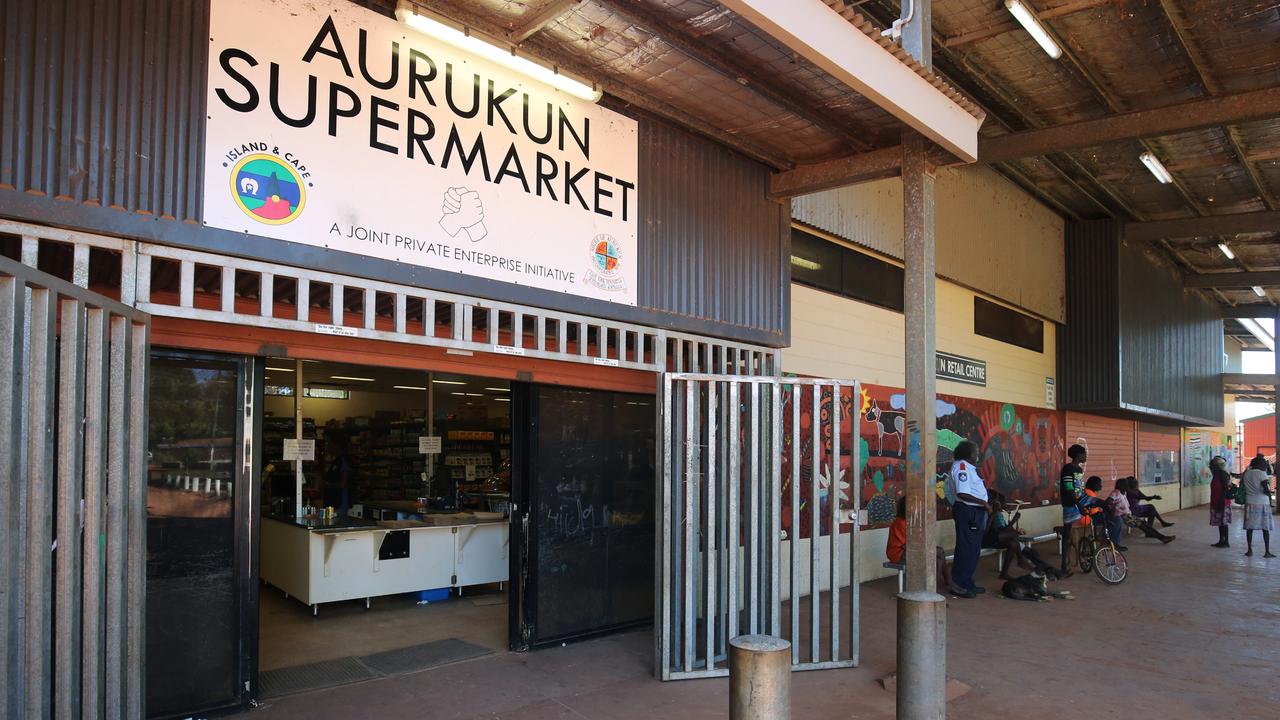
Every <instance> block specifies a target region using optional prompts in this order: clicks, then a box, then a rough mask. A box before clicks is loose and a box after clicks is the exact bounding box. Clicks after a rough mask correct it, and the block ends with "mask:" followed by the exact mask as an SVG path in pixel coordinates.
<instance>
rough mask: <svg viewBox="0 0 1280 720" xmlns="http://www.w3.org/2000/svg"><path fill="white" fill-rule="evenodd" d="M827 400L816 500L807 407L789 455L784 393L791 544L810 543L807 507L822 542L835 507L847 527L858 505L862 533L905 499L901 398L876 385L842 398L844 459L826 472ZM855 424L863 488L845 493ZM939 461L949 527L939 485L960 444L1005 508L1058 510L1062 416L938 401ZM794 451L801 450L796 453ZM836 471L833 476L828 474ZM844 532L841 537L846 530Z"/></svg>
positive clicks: (824, 401) (785, 513)
mask: <svg viewBox="0 0 1280 720" xmlns="http://www.w3.org/2000/svg"><path fill="white" fill-rule="evenodd" d="M831 395H832V394H831V393H830V392H828V393H824V394H823V396H822V398H821V401H820V403H819V412H820V417H821V418H822V422H821V424H820V428H821V430H822V432H821V433H820V435H819V438H818V446H819V447H818V472H817V480H818V492H817V493H816V499H815V497H814V496H815V493H814V492H813V479H814V471H813V449H814V438H813V431H812V430H813V417H812V416H813V400H812V396H811V395H809V394H807V393H802V397H801V401H800V408H799V422H800V430H801V431H800V434H799V447H798V448H795V449H794V450H793V448H792V447H791V445H792V443H793V442H794V439H793V433H792V417H793V409H792V407H791V402H792V401H791V395H790V393H788V392H784V393H783V413H782V416H783V425H784V429H783V446H784V453H783V468H782V522H783V527H784V529H786V530H787V532H788V535H789V536H797V537H800V538H806V537H810V533H811V524H812V519H813V515H812V510H813V504H814V503H815V502H816V503H817V504H818V505H819V508H818V510H819V512H818V518H819V523H820V529H819V532H820V533H821V534H829V533H830V517H831V513H830V502H831V498H832V497H835V498H838V500H837V501H838V502H839V503H840V505H839V507H840V510H841V513H840V517H842V518H845V519H846V523H847V521H848V518H850V512H851V511H852V510H853V508H854V507H855V503H854V500H853V498H854V496H858V498H857V505H858V506H859V507H860V508H861V509H862V510H863V511H864V513H865V516H864V523H865V525H864V527H866V526H870V527H878V526H884V525H888V524H889V523H891V522H892V521H893V517H894V514H895V512H896V509H897V508H896V503H897V498H898V497H899V496H900V495H902V494H903V492H904V482H905V480H906V472H905V471H906V459H905V457H904V452H903V447H904V446H905V439H906V420H907V416H906V393H905V392H904V391H903V390H900V389H897V388H890V387H884V386H879V385H863V386H861V389H860V392H859V395H858V397H857V398H855V397H853V393H852V392H851V391H849V390H846V391H845V392H844V393H843V396H842V397H841V399H840V407H841V415H840V417H841V426H842V429H843V436H842V438H841V442H840V458H839V460H838V462H836V463H833V462H832V457H831V453H832V441H831V435H830V416H831V413H832V412H833V409H832V408H833V405H832V402H833V399H832V396H831ZM855 415H856V417H858V418H859V419H860V421H861V422H860V427H859V435H860V437H859V438H858V444H857V448H858V458H859V459H860V461H861V465H862V473H861V488H860V490H858V489H854V488H852V487H851V484H852V483H851V480H852V478H853V475H854V473H853V472H852V458H853V443H852V436H851V428H850V424H851V423H850V420H851V419H852V418H853V417H855ZM936 421H937V437H938V452H937V457H936V458H935V461H936V473H935V476H934V481H935V491H936V493H937V497H938V506H937V516H938V518H939V519H945V518H949V517H950V516H951V509H950V507H949V506H948V505H947V504H946V501H945V499H944V495H943V482H944V480H945V479H946V476H947V472H948V471H949V470H950V468H951V460H952V456H951V453H952V451H953V450H954V449H955V447H956V445H958V444H959V443H960V442H961V441H962V440H968V441H970V442H973V443H974V444H976V445H977V446H978V457H979V471H980V473H981V475H982V477H983V479H984V480H985V481H986V483H987V487H990V488H993V489H998V490H1000V491H1001V492H1003V493H1004V494H1005V495H1007V496H1008V497H1009V498H1010V499H1018V500H1025V501H1028V502H1030V503H1032V504H1033V505H1039V504H1041V502H1042V501H1046V500H1047V501H1049V502H1056V501H1057V479H1058V478H1057V475H1058V471H1059V470H1060V469H1061V468H1062V463H1063V462H1064V457H1065V455H1066V445H1065V437H1064V427H1065V423H1064V420H1063V417H1062V415H1061V413H1059V412H1058V411H1056V410H1049V409H1045V408H1035V407H1028V406H1024V405H1013V404H1009V403H1000V402H994V401H990V400H977V399H973V398H963V397H957V396H953V395H938V397H937V402H936ZM795 450H798V452H796V451H795ZM793 458H795V459H796V460H798V465H799V477H800V483H799V485H798V486H797V488H796V491H797V492H796V496H798V501H799V507H800V518H799V519H800V522H799V527H798V528H796V529H795V532H793V531H792V530H793V529H792V528H791V527H790V525H791V504H792V497H793V493H792V487H791V477H792V469H791V462H792V461H793ZM833 465H835V466H836V469H833V467H832V466H833ZM847 529H848V527H847V524H846V526H845V527H842V531H843V530H847Z"/></svg>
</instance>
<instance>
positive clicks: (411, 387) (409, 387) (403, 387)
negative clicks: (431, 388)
mask: <svg viewBox="0 0 1280 720" xmlns="http://www.w3.org/2000/svg"><path fill="white" fill-rule="evenodd" d="M391 387H393V388H395V389H396V390H426V388H424V387H418V386H417V385H392V386H391Z"/></svg>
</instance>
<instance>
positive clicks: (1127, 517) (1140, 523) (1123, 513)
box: [1110, 477, 1177, 545]
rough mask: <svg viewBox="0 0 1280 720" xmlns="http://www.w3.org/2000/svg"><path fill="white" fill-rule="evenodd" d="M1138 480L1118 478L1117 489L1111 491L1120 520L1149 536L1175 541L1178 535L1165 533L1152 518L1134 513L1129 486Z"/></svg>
mask: <svg viewBox="0 0 1280 720" xmlns="http://www.w3.org/2000/svg"><path fill="white" fill-rule="evenodd" d="M1134 482H1137V481H1136V480H1134V478H1133V477H1122V478H1120V479H1119V480H1116V489H1115V491H1114V492H1112V493H1111V498H1110V499H1111V500H1113V501H1115V507H1116V515H1117V516H1118V517H1119V518H1120V521H1121V522H1122V523H1124V524H1126V525H1129V526H1131V527H1136V528H1138V529H1139V530H1141V531H1142V534H1143V535H1146V536H1147V537H1149V538H1155V539H1157V540H1159V541H1160V542H1162V543H1165V544H1166V545H1167V544H1169V543H1171V542H1173V540H1174V538H1176V537H1177V535H1165V534H1164V533H1162V532H1160V531H1159V530H1156V529H1155V527H1154V526H1153V525H1152V524H1151V520H1150V519H1142V518H1139V517H1138V516H1136V515H1134V514H1133V511H1132V510H1131V509H1130V508H1129V495H1128V493H1129V487H1130V484H1131V483H1134ZM1117 545H1119V543H1117Z"/></svg>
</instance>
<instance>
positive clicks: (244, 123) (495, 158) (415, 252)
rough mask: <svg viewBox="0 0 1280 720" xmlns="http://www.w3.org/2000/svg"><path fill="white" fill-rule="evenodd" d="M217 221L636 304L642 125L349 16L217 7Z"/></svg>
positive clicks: (401, 30)
mask: <svg viewBox="0 0 1280 720" xmlns="http://www.w3.org/2000/svg"><path fill="white" fill-rule="evenodd" d="M209 36H210V41H209V86H208V98H207V103H208V107H207V110H208V112H207V114H208V120H207V124H206V135H205V146H206V156H205V177H204V181H205V182H204V221H205V223H206V224H208V225H211V226H214V227H219V228H223V229H226V230H233V231H236V232H244V233H249V234H252V235H263V236H267V237H272V238H277V239H280V240H287V241H290V242H296V243H303V244H306V245H312V246H319V247H325V248H332V249H335V250H342V251H344V252H350V253H356V254H360V255H369V256H375V257H380V258H385V259H388V260H394V261H398V262H404V263H410V264H414V265H421V266H425V267H431V268H437V269H440V270H447V271H452V272H459V273H463V274H466V275H471V276H475V277H481V278H488V279H491V280H499V281H502V282H509V283H517V284H521V285H530V286H534V287H538V288H543V289H546V290H554V291H558V292H564V293H570V294H573V295H579V296H583V297H591V298H597V299H602V300H609V301H613V302H619V303H626V304H629V305H634V304H636V277H637V273H636V263H637V261H638V255H639V253H638V248H637V227H638V223H637V221H636V211H637V202H638V191H637V182H638V180H637V170H636V166H637V129H636V122H635V121H634V120H632V119H630V118H627V117H624V116H622V115H620V114H618V113H615V112H613V111H611V110H607V109H605V108H602V107H600V106H598V105H595V104H593V103H590V102H586V101H583V100H579V99H577V98H574V97H572V96H570V95H567V94H565V93H563V92H560V91H557V90H554V89H552V88H550V87H548V86H545V85H543V84H541V83H539V82H537V81H535V80H532V79H529V78H526V77H524V76H523V75H520V74H518V73H516V72H513V71H511V70H508V69H506V68H503V67H501V66H499V65H496V64H494V63H491V62H489V61H487V60H485V59H482V58H479V57H475V56H471V55H469V54H467V53H464V52H463V51H461V50H458V49H455V48H453V47H451V46H449V45H446V44H443V43H440V42H438V41H435V40H433V39H431V38H428V37H426V36H425V35H420V34H418V33H416V32H414V31H413V30H411V29H409V28H408V27H406V26H404V25H401V24H400V23H398V22H396V21H395V20H393V19H390V18H387V17H384V16H382V15H379V14H377V13H374V12H372V11H370V10H366V9H364V8H360V7H358V6H356V5H354V4H352V3H350V2H347V0H309V1H308V2H286V1H285V0H273V1H268V2H263V1H262V0H218V2H214V3H212V4H211V18H210V32H209Z"/></svg>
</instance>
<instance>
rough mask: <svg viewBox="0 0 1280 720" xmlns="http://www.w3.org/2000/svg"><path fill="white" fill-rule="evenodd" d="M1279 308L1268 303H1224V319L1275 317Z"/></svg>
mask: <svg viewBox="0 0 1280 720" xmlns="http://www.w3.org/2000/svg"><path fill="white" fill-rule="evenodd" d="M1277 309H1280V308H1277V307H1276V306H1275V305H1268V304H1266V303H1250V304H1248V305H1223V306H1222V318H1223V319H1224V320H1254V319H1257V318H1274V317H1275V316H1276V310H1277Z"/></svg>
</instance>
